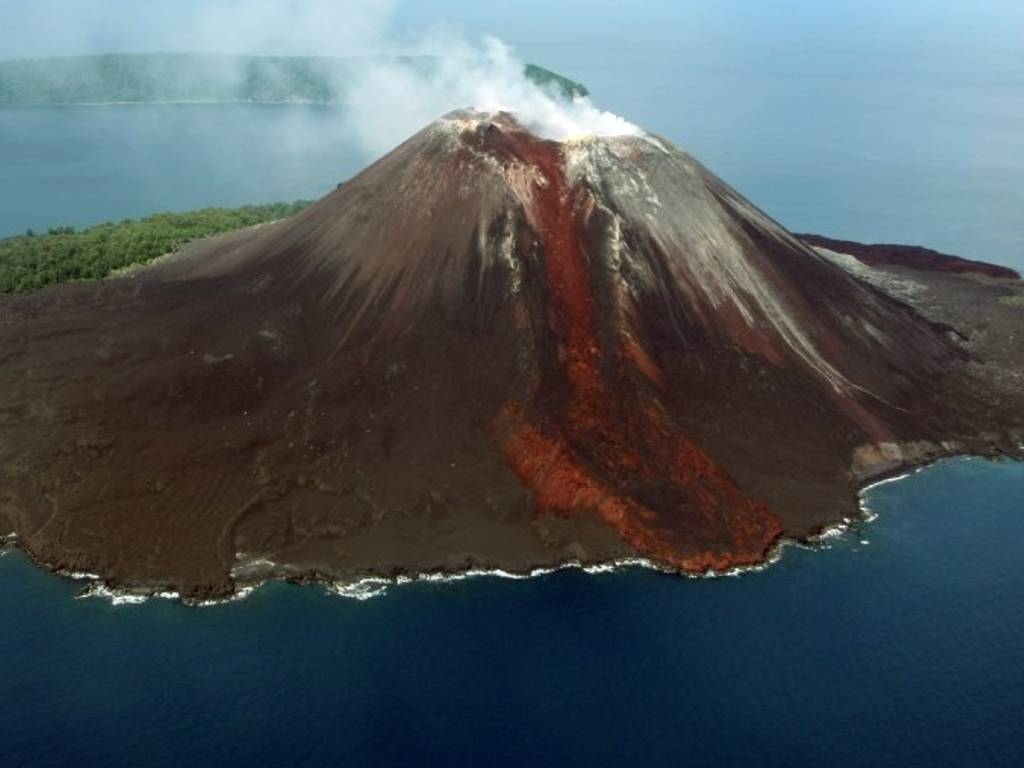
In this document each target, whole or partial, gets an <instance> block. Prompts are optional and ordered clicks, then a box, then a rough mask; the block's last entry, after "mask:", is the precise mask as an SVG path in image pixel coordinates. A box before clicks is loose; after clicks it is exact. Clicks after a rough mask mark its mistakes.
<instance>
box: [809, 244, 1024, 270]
mask: <svg viewBox="0 0 1024 768" xmlns="http://www.w3.org/2000/svg"><path fill="white" fill-rule="evenodd" d="M796 236H797V237H798V238H800V239H801V240H803V241H804V242H805V243H807V244H808V245H810V246H812V247H814V248H828V249H829V250H830V251H836V252H837V253H846V254H849V255H850V256H854V257H856V258H857V259H859V260H860V261H862V262H863V263H865V264H867V265H869V266H872V267H886V266H895V267H908V268H910V269H922V270H930V271H934V272H952V273H954V274H965V273H972V274H978V275H987V276H989V277H999V278H1005V279H1007V280H1020V274H1019V273H1018V272H1017V270H1015V269H1010V267H1004V266H1002V265H1001V264H990V263H989V262H987V261H975V260H973V259H965V258H962V257H960V256H951V255H950V254H948V253H941V252H940V251H933V250H932V249H931V248H924V247H922V246H920V245H892V244H888V243H873V244H866V243H857V242H854V241H852V240H836V239H834V238H831V237H822V236H821V235H806V234H805V235H796Z"/></svg>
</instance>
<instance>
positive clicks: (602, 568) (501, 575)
mask: <svg viewBox="0 0 1024 768" xmlns="http://www.w3.org/2000/svg"><path fill="white" fill-rule="evenodd" d="M921 469H923V467H918V468H916V469H914V470H912V471H910V472H905V473H903V474H900V475H896V476H893V477H887V478H884V479H882V480H878V481H877V482H874V483H871V484H869V485H866V486H864V487H863V488H862V489H861V490H860V492H859V494H858V496H859V499H860V508H861V512H862V515H863V520H862V522H868V523H870V522H871V521H873V520H875V519H877V517H878V516H877V515H876V514H875V513H873V512H871V510H870V509H869V508H868V506H867V495H868V493H869V492H870V491H871V490H872V489H873V488H877V487H879V486H881V485H885V484H887V483H893V482H896V481H898V480H903V479H905V478H907V477H910V476H911V475H912V474H914V473H915V472H919V471H921ZM853 524H854V520H852V519H851V518H848V517H844V518H843V519H842V520H841V521H840V522H838V523H835V524H834V525H830V526H828V527H826V528H823V529H822V530H821V531H819V532H818V533H817V534H815V535H813V536H808V537H807V538H806V539H804V540H802V541H796V540H794V539H787V538H782V539H779V540H778V542H776V544H775V545H774V546H773V547H772V548H771V550H770V551H769V552H768V553H767V554H766V556H765V559H764V561H763V562H761V563H757V564H754V565H746V566H737V567H735V568H730V569H728V570H725V571H714V570H710V569H709V570H707V571H704V572H702V573H685V574H684V573H679V572H678V571H676V570H674V569H671V568H666V567H665V566H662V565H659V564H658V563H655V562H653V561H651V560H648V559H646V558H642V557H630V558H621V559H618V560H614V561H610V562H606V563H588V564H584V563H581V562H579V561H578V560H572V561H567V562H565V563H562V564H560V565H556V566H545V567H540V568H533V569H530V570H529V571H523V572H517V571H508V570H504V569H501V568H494V569H487V568H469V569H467V570H465V571H457V572H451V573H449V572H438V571H431V572H426V573H420V574H399V575H396V576H394V577H382V576H367V577H365V578H362V579H358V580H356V581H333V582H326V583H325V584H324V588H325V589H326V591H327V592H328V593H330V594H332V595H336V596H338V597H344V598H347V599H350V600H360V601H362V600H370V599H372V598H375V597H382V596H384V595H386V594H387V592H388V589H389V588H390V587H395V586H401V585H404V584H415V583H434V584H437V583H448V582H456V581H464V580H466V579H473V578H496V579H508V580H513V581H522V580H525V579H532V578H538V577H541V576H548V575H550V574H553V573H557V572H558V571H564V570H570V569H576V570H581V571H583V572H584V573H587V574H592V575H599V574H611V573H618V572H620V571H622V570H626V569H630V568H643V569H646V570H652V571H657V572H659V573H666V574H673V575H678V576H684V577H686V578H694V579H715V578H722V577H732V578H736V577H739V576H742V575H744V574H749V573H758V572H761V571H764V570H766V569H767V568H770V567H771V566H773V565H775V564H776V563H778V562H779V560H781V559H782V555H783V554H784V551H785V549H786V547H791V546H795V547H799V548H802V549H821V548H827V547H828V542H830V541H831V540H833V539H838V538H840V537H842V536H844V535H846V534H847V533H849V531H850V529H851V527H852V525H853ZM13 539H14V536H13V535H9V536H5V537H4V539H3V541H5V542H6V541H12V540H13ZM859 541H860V544H862V545H865V546H866V545H868V544H869V543H870V542H869V541H868V540H867V539H860V540H859ZM238 558H239V559H241V560H243V562H242V563H240V564H239V565H237V566H236V567H235V568H234V569H232V573H233V574H235V573H237V572H239V571H247V570H259V569H263V571H264V573H266V571H267V569H271V568H274V567H277V564H276V563H274V562H273V561H272V560H269V559H267V558H263V557H252V558H250V557H249V556H247V555H246V554H244V553H239V554H238ZM62 575H64V576H67V577H69V578H74V579H89V580H92V581H93V583H91V584H89V585H88V586H87V587H85V588H84V589H83V590H82V592H81V593H80V594H79V595H78V597H80V598H86V597H100V598H105V599H108V600H110V602H111V603H112V604H113V605H138V604H140V603H143V602H145V601H146V600H147V599H149V598H150V597H154V598H159V599H166V600H181V601H182V602H186V603H187V604H188V605H190V606H196V607H203V606H213V605H221V604H224V603H229V602H236V601H239V600H244V599H245V598H247V597H248V596H249V595H251V594H252V593H253V592H255V591H256V590H257V589H259V588H260V587H261V586H263V584H264V583H266V580H261V581H258V582H253V583H247V584H243V585H241V586H239V587H238V589H237V590H236V591H235V592H234V593H233V594H232V595H230V596H229V597H225V598H218V599H215V600H199V601H191V600H187V599H182V597H181V595H180V594H179V593H177V592H174V591H160V592H156V593H152V594H142V593H139V592H137V591H135V590H123V589H118V588H112V587H109V586H108V585H106V584H104V583H103V582H102V581H100V580H99V577H98V576H97V575H96V574H92V573H86V572H64V573H63V574H62Z"/></svg>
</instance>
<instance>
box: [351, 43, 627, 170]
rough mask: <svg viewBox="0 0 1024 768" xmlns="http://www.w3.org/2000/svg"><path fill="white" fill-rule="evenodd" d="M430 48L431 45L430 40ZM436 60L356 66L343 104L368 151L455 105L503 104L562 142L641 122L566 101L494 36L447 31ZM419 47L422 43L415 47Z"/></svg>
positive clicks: (486, 107) (493, 107)
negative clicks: (426, 64)
mask: <svg viewBox="0 0 1024 768" xmlns="http://www.w3.org/2000/svg"><path fill="white" fill-rule="evenodd" d="M431 42H432V43H433V45H430V47H429V50H434V49H435V48H434V45H436V40H434V41H431ZM443 48H444V51H445V52H444V53H443V55H441V56H440V57H439V59H438V63H437V66H436V67H430V68H429V69H425V68H423V67H422V66H417V65H416V64H415V63H414V61H408V60H406V61H403V60H401V59H376V60H373V59H371V60H368V61H367V62H366V63H365V64H363V65H361V66H358V67H356V69H355V71H356V73H357V74H356V77H355V78H354V79H353V82H352V83H351V85H350V86H349V87H348V88H347V89H346V97H345V109H346V115H347V118H348V121H349V125H350V128H351V130H352V131H353V134H354V136H355V138H356V140H357V141H359V143H360V145H361V146H362V147H363V148H364V149H365V150H366V151H367V152H369V153H370V154H374V155H379V154H381V153H383V152H386V151H387V150H389V149H391V148H392V147H394V146H395V145H396V144H398V143H399V142H401V141H402V140H403V139H405V138H407V137H408V136H409V135H411V134H412V133H414V132H415V131H417V130H419V129H420V128H422V127H423V126H424V125H426V124H428V123H430V122H431V121H433V120H436V119H437V118H438V117H440V116H442V115H444V114H445V113H447V112H450V111H452V110H454V109H461V108H472V109H476V110H480V111H484V112H493V111H499V110H502V111H507V112H510V113H512V114H513V115H515V117H516V118H517V119H518V120H519V121H520V122H521V123H522V124H523V126H524V127H526V128H527V129H529V130H530V131H532V132H533V133H535V134H537V135H538V136H541V137H543V138H548V139H554V140H556V141H565V140H568V139H573V138H578V137H583V136H588V135H598V136H610V135H622V134H636V133H639V131H640V129H639V128H637V126H635V125H633V124H632V123H630V122H628V121H626V120H624V119H623V118H621V117H619V116H618V115H615V114H612V113H611V112H606V111H604V110H601V109H598V108H597V107H595V106H594V105H593V103H592V102H591V101H590V99H589V98H586V97H576V98H574V99H572V100H569V99H568V98H567V97H566V96H565V95H564V94H561V93H558V92H557V91H556V90H553V89H549V88H545V87H542V86H540V85H538V84H537V83H535V82H533V81H532V80H530V79H528V78H527V77H526V75H525V74H524V67H525V64H524V63H523V62H522V61H521V60H520V59H518V58H517V57H516V56H515V55H514V53H513V51H512V48H511V47H510V46H508V45H506V44H505V43H503V42H502V41H501V40H498V39H497V38H494V37H488V38H485V39H484V40H483V41H482V43H480V44H479V45H473V44H471V43H469V42H467V41H465V40H461V39H457V38H449V39H447V40H446V42H445V44H444V46H443ZM418 50H424V48H423V47H422V46H421V47H420V48H419V49H418Z"/></svg>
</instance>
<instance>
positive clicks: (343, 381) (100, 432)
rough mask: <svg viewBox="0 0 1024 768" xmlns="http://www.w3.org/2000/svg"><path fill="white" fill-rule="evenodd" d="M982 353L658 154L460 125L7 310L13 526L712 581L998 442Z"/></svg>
mask: <svg viewBox="0 0 1024 768" xmlns="http://www.w3.org/2000/svg"><path fill="white" fill-rule="evenodd" d="M972 354H973V353H972V352H971V351H970V350H966V349H964V348H963V346H962V345H961V344H959V343H958V342H957V341H956V340H955V335H954V334H951V333H949V331H948V327H947V326H946V325H944V324H942V323H938V322H934V321H932V320H928V319H926V318H924V317H923V316H921V315H920V314H918V312H916V311H915V310H914V309H912V308H911V307H910V306H908V305H907V304H906V303H904V302H902V301H897V300H895V299H893V298H891V297H890V296H888V295H887V294H886V293H885V292H884V291H882V290H880V289H878V288H876V287H874V286H872V285H870V284H869V283H867V282H864V281H863V280H861V279H859V278H858V277H856V276H854V275H851V274H849V273H848V272H847V271H846V270H844V269H842V268H840V267H839V266H836V265H835V264H833V263H832V261H830V260H828V259H826V258H824V257H822V256H820V255H819V254H818V253H816V252H815V251H813V250H812V249H810V248H809V247H807V246H806V245H805V244H803V243H802V242H800V241H798V240H797V239H795V238H794V237H792V236H791V235H790V234H788V233H787V232H786V231H784V230H783V229H782V228H781V227H779V225H778V224H776V223H775V222H773V221H771V220H770V219H768V218H767V217H766V216H765V215H764V214H762V213H761V212H760V211H758V210H757V209H756V208H754V207H753V206H751V205H750V204H749V203H748V202H747V201H745V200H744V199H743V198H741V197H740V196H739V195H738V194H737V193H736V192H734V191H733V190H731V189H730V188H729V187H728V186H726V185H725V184H724V183H723V182H722V181H721V180H719V179H717V178H715V177H714V176H712V175H711V174H710V173H708V171H707V170H706V169H704V168H703V167H702V166H701V165H700V164H699V163H697V162H696V161H695V160H694V159H693V158H692V157H690V156H689V155H687V154H685V153H683V152H681V151H679V150H678V149H675V148H674V147H671V146H670V145H668V144H667V143H665V142H664V141H662V140H659V139H655V138H652V137H648V136H635V137H618V138H609V139H589V140H581V141H579V142H568V143H565V144H557V143H554V142H550V141H544V140H541V139H538V138H536V137H534V136H532V135H530V134H529V133H527V132H526V131H525V130H523V129H522V128H521V127H520V126H519V125H518V124H517V123H516V122H515V121H514V120H513V119H512V118H510V117H509V116H507V115H480V114H456V115H452V116H449V117H448V118H446V119H444V120H442V121H439V122H438V123H436V124H434V125H432V126H430V127H429V128H428V129H426V130H425V131H423V132H421V133H420V134H418V135H417V136H415V137H413V138H412V139H411V140H410V141H408V142H407V143H406V144H404V145H402V146H401V147H399V148H398V149H396V150H395V151H394V152H393V153H392V154H390V155H388V156H387V157H385V158H384V159H382V160H381V161H379V162H378V163H376V164H375V165H374V166H372V167H371V168H369V169H367V170H366V171H364V172H363V173H362V174H360V175H359V176H357V177H356V178H354V179H352V180H351V181H350V182H348V183H346V184H344V185H342V186H341V187H340V188H339V189H338V190H337V191H335V192H333V193H332V194H330V195H328V196H327V197H326V198H324V199H323V200H321V201H320V202H319V203H317V204H315V205H313V206H312V207H310V208H309V209H307V210H305V211H303V212H302V213H300V214H299V215H297V216H294V217H293V218H291V219H288V220H286V221H284V222H281V223H279V224H277V225H273V226H269V227H264V228H260V229H257V230H249V231H246V232H242V233H238V234H236V235H231V236H226V237H221V238H216V239H213V240H211V241H208V242H206V243H202V244H199V245H197V246H194V247H192V248H190V249H188V250H187V251H186V252H185V253H183V254H182V255H181V256H180V257H179V258H177V259H174V260H172V261H170V262H166V263H163V264H159V265H157V266H155V267H152V268H150V269H146V270H143V271H141V272H139V273H138V274H136V275H135V276H133V277H130V278H125V279H119V280H110V281H106V282H103V283H99V284H88V285H86V284H79V285H66V286H61V287H57V288H54V289H47V290H44V291H41V292H38V293H35V294H31V295H28V296H24V297H4V298H2V299H0V361H2V366H0V403H2V406H0V533H4V532H6V531H8V530H10V531H13V532H16V533H17V536H18V540H19V542H20V543H21V544H22V545H23V546H24V547H25V548H26V549H27V550H28V551H30V552H31V553H32V554H33V555H34V556H35V557H36V558H37V559H39V560H41V561H43V562H46V563H49V564H51V565H53V566H61V567H65V568H69V569H73V570H79V571H93V572H96V573H99V574H101V575H102V576H103V577H104V578H106V579H108V580H110V581H111V582H113V583H115V584H127V585H132V586H139V587H145V588H157V587H161V588H166V587H171V588H174V589H177V590H179V591H182V592H183V593H184V594H187V595H191V596H199V595H223V594H226V593H229V592H230V591H231V590H232V589H233V588H234V586H235V584H236V583H237V582H238V581H240V580H249V579H255V578H259V577H262V576H265V575H268V574H277V575H310V574H316V575H320V576H324V577H330V578H355V577H357V576H360V575H365V574H369V573H377V574H391V573H398V572H405V571H433V570H449V571H451V570H460V569H465V568H468V567H502V568H506V569H512V570H526V569H529V568H531V567H534V566H539V565H553V564H556V563H560V562H564V561H566V560H579V561H583V562H597V561H604V560H608V559H612V558H619V557H624V556H635V555H640V556H643V557H647V558H650V559H652V560H655V561H657V562H659V563H661V564H663V565H665V566H668V567H672V568H676V569H679V570H683V571H691V572H693V571H704V570H706V569H709V568H711V569H726V568H730V567H734V566H737V565H745V564H751V563H756V562H759V561H760V560H762V559H763V558H764V556H765V554H766V552H767V551H768V550H769V548H770V547H772V545H773V544H774V543H775V542H776V540H777V539H778V538H779V537H780V536H783V535H789V536H805V535H808V534H810V533H812V532H814V531H816V530H819V529H820V528H821V527H822V526H824V525H827V524H829V523H832V522H834V521H837V520H839V519H840V518H842V517H844V516H850V515H852V514H854V513H855V511H856V508H855V495H854V491H855V487H856V485H857V484H858V483H859V482H861V481H862V479H863V477H865V476H867V475H870V474H871V473H872V472H877V471H884V470H889V469H892V468H893V467H896V466H899V465H903V464H907V463H913V462H917V461H922V460H924V459H926V458H928V457H930V456H934V455H939V454H942V453H944V452H955V451H990V450H993V449H995V448H1002V449H1004V450H1007V451H1009V450H1012V449H1013V446H1014V445H1015V444H1016V443H1015V441H1019V440H1020V434H1021V431H1022V423H1021V422H1022V419H1021V415H1022V412H1024V409H1022V408H1021V407H1020V402H1019V401H1016V400H1013V398H1012V397H1011V398H1010V399H1009V400H1007V399H1006V398H1005V397H1004V396H1003V395H1001V394H999V395H997V394H993V392H992V388H991V387H990V386H989V385H988V383H987V381H986V379H985V378H984V376H979V375H978V374H977V373H976V369H975V367H973V366H972V360H971V355H972Z"/></svg>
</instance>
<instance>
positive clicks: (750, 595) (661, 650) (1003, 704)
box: [0, 460, 1024, 766]
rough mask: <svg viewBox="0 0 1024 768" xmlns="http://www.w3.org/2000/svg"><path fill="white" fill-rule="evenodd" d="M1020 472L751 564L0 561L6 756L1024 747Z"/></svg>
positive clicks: (611, 758)
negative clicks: (182, 573) (130, 568)
mask: <svg viewBox="0 0 1024 768" xmlns="http://www.w3.org/2000/svg"><path fill="white" fill-rule="evenodd" d="M1022 500H1024V465H1020V464H992V463H988V462H984V461H981V460H957V461H953V462H948V463H945V464H943V465H940V466H935V467H932V468H930V469H927V470H925V471H923V472H920V473H918V474H915V475H913V476H912V477H910V478H908V479H906V480H904V481H901V482H898V483H892V484H888V485H883V486H880V487H878V488H876V489H875V490H873V491H872V492H871V494H870V503H871V506H872V508H873V509H874V510H875V511H877V513H878V514H879V518H878V520H877V521H875V522H874V523H871V524H869V525H866V526H863V527H862V528H861V530H859V531H856V532H853V533H850V534H847V535H845V536H844V537H842V538H840V539H836V540H833V541H832V544H831V546H830V548H828V549H826V550H823V551H808V550H801V549H795V548H790V549H788V550H787V551H786V553H785V555H784V557H783V559H782V561H781V562H780V563H778V564H777V565H775V566H773V567H771V568H769V569H767V570H765V571H762V572H759V573H752V574H748V575H745V576H743V577H740V578H719V579H700V580H686V579H677V578H673V577H667V576H661V575H658V574H654V573H650V572H645V571H640V570H633V571H627V572H623V573H618V574H608V575H595V576H587V575H585V574H582V573H578V572H562V573H559V574H554V575H551V576H545V577H540V578H536V579H532V580H528V581H505V580H501V579H493V578H479V579H473V580H468V581H462V582H456V583H452V584H418V585H417V584H414V585H409V586H402V587H393V588H391V589H390V590H389V591H388V593H387V594H385V595H384V596H382V597H377V598H373V599H371V600H368V601H365V602H359V601H355V600H351V599H346V598H341V597H336V596H332V595H329V594H327V593H326V592H325V591H324V590H322V589H320V588H317V587H292V586H286V585H282V584H274V585H270V586H267V587H264V588H263V589H260V590H258V591H257V592H256V593H254V594H253V595H252V596H251V597H249V598H248V599H247V600H245V601H242V602H238V603H232V604H228V605H222V606H216V607H207V608H186V607H183V606H181V605H179V604H176V603H170V602H166V601H161V600H156V601H150V602H148V603H145V604H143V605H135V606H118V607H115V606H112V605H111V604H110V603H109V602H106V601H104V600H102V599H98V598H90V599H84V600H75V599H74V596H75V594H76V592H77V590H78V585H76V584H75V583H74V582H71V581H68V580H64V579H61V578H58V577H55V576H51V575H48V574H46V573H44V572H42V571H41V570H39V569H37V568H34V567H33V566H32V565H30V564H29V563H28V562H27V561H26V560H25V559H24V558H23V557H22V556H21V555H19V554H9V555H7V556H5V557H3V558H0V584H2V587H0V617H2V623H0V763H2V764H4V765H12V766H14V765H32V766H50V765H52V766H69V765H126V766H134V765H143V764H147V765H167V766H181V765H217V766H234V765H239V766H252V765H292V764H295V765H324V764H327V765H423V766H426V765H486V766H505V765H508V766H520V765H580V766H595V765H673V766H680V765H708V764H716V763H717V764H721V763H723V762H725V763H727V764H728V763H731V764H740V765H765V766H773V765H778V766H822V765H829V766H865V765H876V766H882V765H885V766H935V765H956V766H1020V765H1022V764H1024V641H1022V639H1021V638H1022V637H1024V600H1021V593H1022V589H1024V503H1022Z"/></svg>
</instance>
